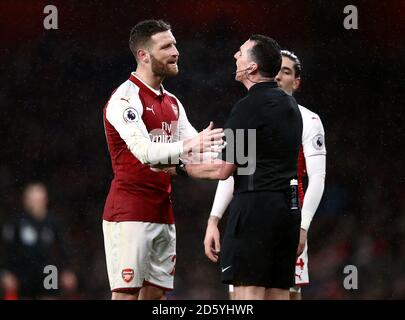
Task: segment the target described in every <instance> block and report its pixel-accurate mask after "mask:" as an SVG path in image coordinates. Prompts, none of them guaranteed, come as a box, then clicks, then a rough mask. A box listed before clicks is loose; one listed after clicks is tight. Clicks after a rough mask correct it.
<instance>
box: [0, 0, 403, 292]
mask: <svg viewBox="0 0 405 320" xmlns="http://www.w3.org/2000/svg"><path fill="white" fill-rule="evenodd" d="M48 4H53V5H56V6H57V8H58V13H59V29H58V30H49V31H48V30H44V28H43V25H42V23H43V18H44V17H45V14H44V13H43V8H44V6H45V5H48ZM348 4H354V5H356V6H357V8H358V12H359V29H358V30H346V29H344V27H343V19H344V17H345V16H346V15H345V14H344V13H343V8H344V7H345V5H348ZM147 18H162V19H165V20H167V21H168V22H169V23H170V24H171V25H172V27H173V32H174V35H175V37H176V38H177V42H178V48H179V51H180V62H179V66H180V73H179V75H178V76H177V77H175V78H172V79H169V80H167V81H165V83H164V86H165V87H166V88H167V89H168V90H169V91H171V92H173V93H174V94H176V95H177V96H178V97H179V98H180V100H181V101H182V102H183V104H184V106H185V107H186V110H187V113H188V117H189V120H190V122H191V123H192V124H193V125H194V126H195V127H196V128H197V129H198V130H201V129H203V128H204V127H205V126H206V125H207V124H208V122H209V121H210V120H214V122H215V124H216V125H217V126H221V125H223V124H224V122H225V119H226V117H227V114H228V113H229V111H230V109H231V107H232V105H233V103H234V102H235V101H237V99H238V98H240V97H242V96H243V95H244V93H245V90H244V88H243V87H242V86H241V85H240V84H239V83H237V82H235V81H234V80H233V75H232V72H233V71H234V69H235V65H234V59H233V54H234V52H235V50H236V49H237V48H238V47H239V45H240V44H241V43H243V42H244V41H245V40H246V39H247V38H248V36H249V35H250V34H253V33H263V34H266V35H269V36H271V37H273V38H275V39H276V40H277V41H278V42H279V43H280V45H281V46H282V47H283V48H287V49H291V50H293V51H295V52H296V53H297V54H298V56H299V57H300V58H301V60H302V62H303V67H304V70H303V75H302V78H303V82H302V88H301V91H300V92H299V93H298V94H297V96H296V99H297V101H298V102H299V103H300V104H302V105H304V106H306V107H308V108H310V109H311V110H313V111H315V112H317V113H318V114H319V115H320V116H321V118H322V120H323V124H324V127H325V130H326V146H327V150H328V155H327V178H326V189H325V193H324V197H323V200H322V203H321V205H320V208H319V210H318V212H317V214H316V216H315V218H314V220H313V223H312V227H311V229H310V232H309V255H310V279H311V285H310V286H309V287H308V288H306V289H305V290H304V297H305V298H307V299H347V298H350V299H392V298H393V299H398V298H402V299H404V298H405V261H404V259H405V242H404V240H405V196H404V195H405V194H404V190H405V189H404V170H403V166H404V161H403V160H404V153H403V129H402V126H403V123H404V120H405V119H404V115H403V114H404V112H403V108H404V97H405V94H404V93H405V90H404V88H403V87H404V85H405V81H404V80H405V76H404V75H405V68H404V62H405V61H404V57H405V55H404V54H405V52H404V49H405V48H404V41H403V37H404V32H405V28H404V26H405V5H404V2H400V1H361V2H358V1H356V2H354V1H333V4H332V3H331V1H299V2H298V1H291V0H287V1H282V2H281V1H231V0H227V1H214V0H208V1H174V0H173V1H159V2H152V1H111V2H107V1H56V0H54V1H51V0H49V1H28V0H26V1H22V0H13V1H11V0H2V1H1V3H0V40H1V42H0V48H1V49H0V52H1V55H0V74H1V86H0V107H1V109H0V110H1V111H0V112H1V113H0V134H1V143H0V146H1V147H0V224H1V223H3V222H4V221H6V220H7V219H8V218H9V217H11V216H13V215H15V214H16V213H18V212H19V211H20V210H21V201H20V200H21V192H22V189H23V187H24V185H25V184H26V183H28V182H30V181H33V180H40V181H43V182H44V183H46V185H47V186H48V188H49V191H50V198H51V203H50V206H51V209H52V211H53V212H54V213H55V214H57V215H58V216H59V217H60V218H61V219H62V220H63V222H64V232H65V234H64V237H65V239H66V240H65V241H66V245H67V247H68V248H69V254H70V260H71V264H72V266H73V268H74V270H75V271H76V272H77V274H78V276H79V279H80V292H81V298H85V299H108V298H109V288H108V281H107V277H106V267H105V260H104V251H103V237H102V230H101V215H102V209H103V205H104V199H105V196H106V193H107V191H108V188H109V184H110V180H111V177H112V170H111V165H110V160H109V155H108V150H107V146H106V143H105V137H104V130H103V123H102V108H103V106H104V104H105V103H106V101H107V100H108V98H109V96H110V94H111V92H112V91H113V90H114V89H115V88H116V87H117V86H118V85H119V84H121V83H122V82H123V81H125V80H126V79H127V78H128V76H129V73H130V71H132V70H134V67H135V65H134V60H133V57H132V56H131V53H130V51H129V49H128V34H129V30H130V28H131V27H132V26H133V25H134V24H136V23H137V22H138V21H140V20H143V19H147ZM252 112H253V111H252ZM215 188H216V183H215V182H207V181H193V180H185V179H182V178H180V177H176V178H174V183H173V189H174V191H173V199H174V207H175V216H176V227H177V236H178V238H177V239H178V240H177V261H178V264H177V270H176V281H175V290H174V292H173V293H171V294H170V295H169V297H170V298H171V299H225V298H226V297H227V288H226V287H225V286H223V285H222V284H220V282H219V267H218V266H217V265H214V264H212V263H210V262H209V261H208V259H206V258H205V256H204V253H203V244H202V241H203V237H204V233H205V224H206V219H207V216H208V213H209V210H210V208H211V203H212V200H213V196H214V192H215ZM222 226H223V224H222ZM0 250H1V243H0ZM0 264H1V261H0ZM346 265H355V266H357V267H358V271H359V289H358V290H351V291H348V290H345V289H344V287H343V279H344V277H345V274H343V269H344V267H345V266H346Z"/></svg>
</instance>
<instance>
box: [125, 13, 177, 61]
mask: <svg viewBox="0 0 405 320" xmlns="http://www.w3.org/2000/svg"><path fill="white" fill-rule="evenodd" d="M170 29H171V26H170V24H168V23H167V22H165V21H163V20H144V21H141V22H139V23H137V24H136V25H135V26H134V27H133V28H132V29H131V32H130V34H129V48H130V49H131V51H132V54H133V55H134V57H135V59H136V51H137V50H138V49H139V48H140V47H141V46H143V45H145V44H146V43H147V42H148V41H149V40H150V38H151V37H152V36H153V35H154V34H156V33H159V32H163V31H168V30H170Z"/></svg>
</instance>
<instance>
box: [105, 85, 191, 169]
mask: <svg viewBox="0 0 405 320" xmlns="http://www.w3.org/2000/svg"><path fill="white" fill-rule="evenodd" d="M138 79H139V78H138ZM155 91H156V90H155ZM138 93H139V87H137V86H136V85H135V84H133V83H132V82H131V81H130V80H127V81H126V82H124V83H123V84H122V85H121V86H120V87H118V89H117V90H116V91H115V92H114V94H113V95H112V96H111V98H110V100H109V101H108V105H107V108H106V118H107V120H108V121H109V122H110V123H111V124H112V125H113V126H114V128H115V130H117V131H118V133H119V135H120V137H121V138H122V139H123V140H124V141H125V143H126V144H127V146H128V149H129V150H130V151H131V152H132V154H133V155H134V156H135V157H136V158H137V159H138V160H139V161H140V162H142V163H143V164H157V163H168V159H176V158H178V157H180V156H181V155H182V153H183V141H182V140H184V139H187V138H189V137H192V136H195V135H196V134H197V132H196V130H195V129H194V128H193V127H192V126H191V124H190V123H189V121H188V119H187V115H186V112H185V110H184V107H183V106H182V105H181V103H180V101H179V100H178V99H177V98H176V97H175V96H174V95H172V94H170V96H172V97H174V98H176V100H177V102H178V103H179V107H180V112H179V123H178V128H179V129H178V130H179V131H178V134H177V136H178V138H179V139H182V140H179V141H177V142H173V143H155V142H152V141H151V140H150V136H149V133H148V131H147V129H146V126H145V124H144V122H143V120H142V114H143V105H142V102H141V100H140V98H139V94H138ZM165 93H167V94H169V93H168V92H167V91H165Z"/></svg>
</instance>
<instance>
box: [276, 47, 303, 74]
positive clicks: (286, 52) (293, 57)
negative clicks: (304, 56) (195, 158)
mask: <svg viewBox="0 0 405 320" xmlns="http://www.w3.org/2000/svg"><path fill="white" fill-rule="evenodd" d="M281 55H282V56H283V57H286V58H288V59H290V60H291V61H292V62H294V72H295V77H296V78H298V77H300V76H301V71H302V64H301V61H300V59H298V57H297V55H296V54H295V53H294V52H292V51H289V50H281Z"/></svg>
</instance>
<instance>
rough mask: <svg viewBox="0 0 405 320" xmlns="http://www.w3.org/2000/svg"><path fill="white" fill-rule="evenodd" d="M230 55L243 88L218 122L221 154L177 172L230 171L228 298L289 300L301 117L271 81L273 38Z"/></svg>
mask: <svg viewBox="0 0 405 320" xmlns="http://www.w3.org/2000/svg"><path fill="white" fill-rule="evenodd" d="M234 57H235V59H236V67H237V70H236V72H235V74H236V76H235V79H236V80H237V81H239V82H241V83H242V84H243V85H244V86H245V87H246V88H247V89H248V94H247V95H246V97H244V98H243V99H241V100H240V101H238V102H237V103H236V104H235V106H234V107H233V109H232V111H231V114H230V116H229V119H228V121H227V123H226V125H225V129H226V130H225V132H226V139H227V147H226V149H225V152H222V160H216V161H215V163H210V164H187V165H186V166H184V165H180V166H178V168H177V172H178V173H180V174H188V175H189V176H191V177H195V178H208V179H221V180H223V179H227V178H228V177H229V176H230V175H232V174H233V176H234V179H235V189H234V197H233V199H232V202H231V204H230V215H229V218H228V224H227V227H226V231H225V235H224V239H223V242H222V250H221V257H220V261H221V271H222V282H223V283H225V284H233V285H234V286H235V299H262V300H263V299H289V288H290V287H291V286H293V285H294V271H295V260H296V252H297V246H298V241H299V232H300V222H301V212H300V209H299V208H298V206H296V204H297V203H294V202H296V201H298V200H297V198H296V195H295V194H294V193H293V192H292V191H291V190H292V187H291V186H290V184H291V181H292V180H293V179H295V178H296V176H297V158H298V150H299V146H300V144H301V136H302V118H301V114H300V112H299V109H298V105H297V103H296V101H295V99H294V98H293V97H291V96H289V95H287V94H286V93H285V92H284V91H283V90H281V89H279V88H278V86H277V83H276V82H275V81H274V78H275V76H276V75H277V73H278V72H279V70H280V67H281V53H280V47H279V45H278V44H277V42H276V41H274V40H273V39H271V38H269V37H266V36H263V35H253V36H251V37H250V38H249V40H247V41H246V42H245V43H244V44H243V45H242V46H241V47H240V48H239V50H238V52H237V53H236V54H235V56H234ZM254 147H255V148H256V150H255V152H254ZM252 150H253V152H252ZM246 152H247V157H244V156H243V155H246ZM252 153H253V154H252ZM216 254H217V253H216Z"/></svg>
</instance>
